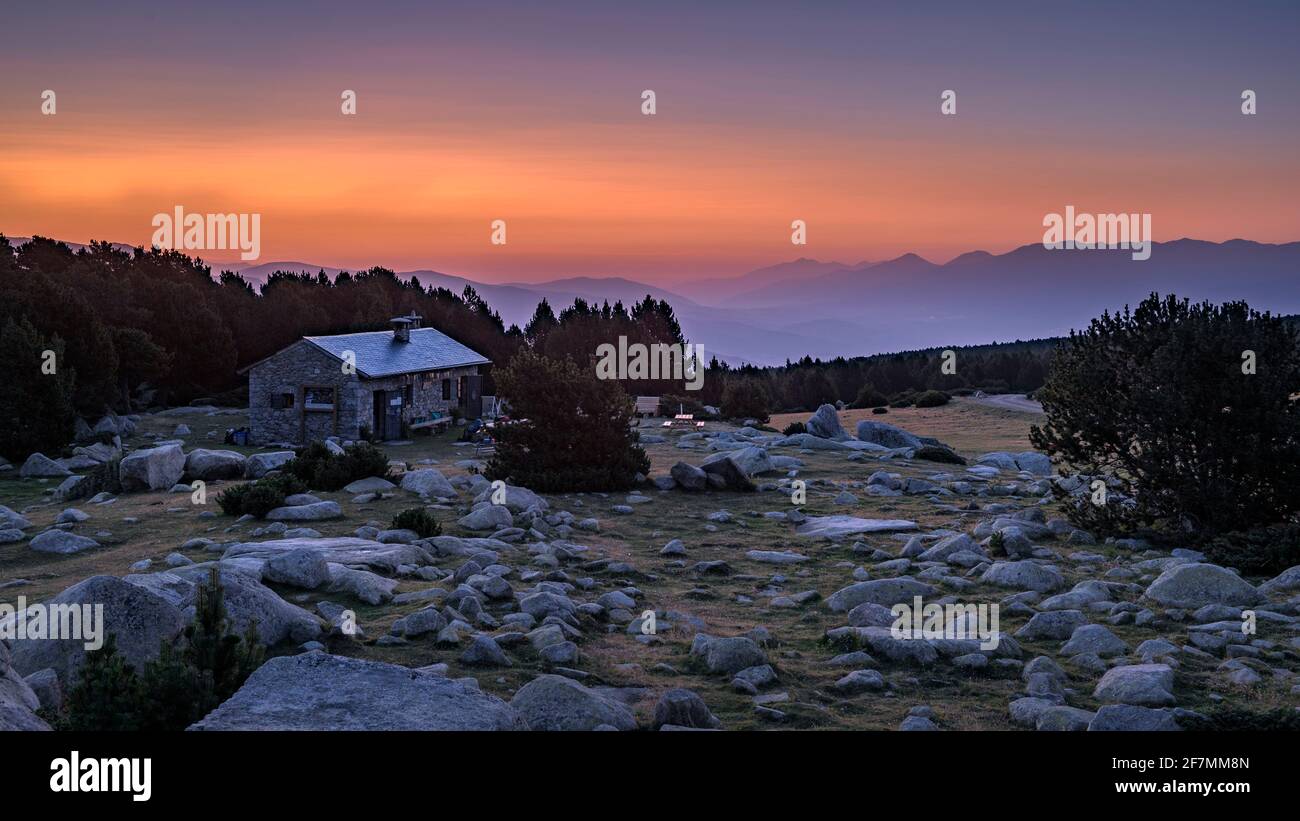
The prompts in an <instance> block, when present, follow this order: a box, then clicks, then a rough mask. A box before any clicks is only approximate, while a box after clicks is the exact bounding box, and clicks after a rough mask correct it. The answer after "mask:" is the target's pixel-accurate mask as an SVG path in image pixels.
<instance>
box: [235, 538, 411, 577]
mask: <svg viewBox="0 0 1300 821" xmlns="http://www.w3.org/2000/svg"><path fill="white" fill-rule="evenodd" d="M294 550H312V551H315V552H317V553H319V554H321V556H322V557H323V558H324V559H325V561H327V562H332V563H336V564H346V565H364V566H366V567H373V568H377V569H379V570H385V571H387V572H389V573H395V572H397V567H398V565H403V564H413V565H418V566H423V565H427V564H432V563H433V557H432V556H430V555H429V553H428V551H427V550H425V549H424V548H423V547H421V546H419V545H415V544H384V543H383V542H376V541H372V540H370V539H359V538H356V537H355V536H334V537H328V538H324V539H272V540H270V541H266V542H240V543H239V544H233V545H231V546H230V547H228V548H226V552H225V554H224V555H223V556H222V559H223V560H227V559H237V558H240V557H250V558H257V559H270V558H273V557H275V556H282V555H284V554H286V553H289V552H291V551H294Z"/></svg>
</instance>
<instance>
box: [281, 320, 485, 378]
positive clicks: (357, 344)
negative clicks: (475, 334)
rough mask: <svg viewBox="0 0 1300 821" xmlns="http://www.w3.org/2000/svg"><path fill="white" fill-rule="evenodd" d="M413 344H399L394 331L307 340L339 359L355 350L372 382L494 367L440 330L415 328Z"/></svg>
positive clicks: (361, 371)
mask: <svg viewBox="0 0 1300 821" xmlns="http://www.w3.org/2000/svg"><path fill="white" fill-rule="evenodd" d="M410 334H411V341H410V342H397V341H395V340H394V339H393V332H392V331H371V332H368V333H359V334H338V335H337V336H305V337H303V339H305V340H306V341H308V342H310V343H311V344H313V345H315V346H316V347H318V348H320V349H321V350H323V351H325V352H326V353H328V354H330V355H331V356H334V357H337V358H338V359H344V358H345V356H344V354H345V353H346V352H347V351H351V352H352V353H353V355H354V356H355V357H356V363H357V373H358V374H360V375H362V376H367V377H370V378H372V379H374V378H378V377H381V376H396V375H398V374H402V373H418V372H420V371H441V370H447V369H449V368H461V367H466V366H469V365H490V364H492V362H491V360H489V359H488V358H486V357H485V356H483V355H482V354H480V353H478V352H477V351H473V350H471V349H469V348H467V347H465V346H464V345H462V344H460V343H459V342H457V341H456V340H454V339H452V338H451V337H449V336H447V335H446V334H444V333H443V332H442V331H439V330H438V329H437V328H413V329H412V330H411V332H410Z"/></svg>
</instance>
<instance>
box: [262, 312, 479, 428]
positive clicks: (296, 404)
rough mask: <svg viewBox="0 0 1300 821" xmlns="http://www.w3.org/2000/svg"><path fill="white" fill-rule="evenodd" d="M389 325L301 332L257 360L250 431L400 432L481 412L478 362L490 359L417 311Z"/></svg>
mask: <svg viewBox="0 0 1300 821" xmlns="http://www.w3.org/2000/svg"><path fill="white" fill-rule="evenodd" d="M390 322H391V324H392V330H389V331H374V332H369V333H356V334H338V335H336V336H306V337H303V338H302V339H300V340H298V341H297V342H295V343H293V344H292V345H290V346H289V347H287V348H284V349H283V350H281V351H279V352H278V353H275V354H272V355H271V356H268V357H267V358H265V359H263V360H261V361H260V362H256V363H254V364H252V365H250V366H248V367H247V368H244V369H242V371H241V372H247V373H248V415H249V434H250V439H251V441H252V442H253V443H256V444H265V443H268V442H294V443H302V444H305V443H307V442H310V441H313V440H318V439H324V438H326V437H328V436H338V437H340V438H342V439H359V438H361V437H362V436H363V435H364V433H365V432H366V431H369V432H370V433H371V434H372V435H374V436H376V437H378V438H379V439H399V438H401V437H403V436H404V435H406V432H407V431H408V430H409V429H410V427H411V426H412V425H415V426H418V427H424V426H427V423H429V422H430V420H437V419H445V418H447V417H448V416H449V414H450V413H451V412H452V410H453V409H459V410H460V412H461V415H462V416H464V417H465V418H467V419H477V418H478V417H479V416H480V415H481V413H482V386H481V384H480V383H481V379H482V376H481V375H480V373H479V368H480V367H482V366H484V365H490V364H491V362H490V361H489V360H488V359H487V358H486V357H484V356H483V355H482V354H480V353H477V352H475V351H472V350H470V349H469V348H467V347H465V346H464V345H462V344H460V343H459V342H457V341H455V340H454V339H452V338H451V337H449V336H447V335H446V334H444V333H442V332H441V331H439V330H437V329H436V328H421V327H420V317H419V316H417V315H416V314H414V313H412V314H411V315H410V316H400V317H395V318H394V319H392V320H390Z"/></svg>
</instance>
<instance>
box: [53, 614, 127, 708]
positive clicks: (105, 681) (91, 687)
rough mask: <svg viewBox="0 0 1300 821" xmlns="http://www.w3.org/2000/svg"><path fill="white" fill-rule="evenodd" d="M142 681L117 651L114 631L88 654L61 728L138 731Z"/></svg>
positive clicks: (68, 700)
mask: <svg viewBox="0 0 1300 821" xmlns="http://www.w3.org/2000/svg"><path fill="white" fill-rule="evenodd" d="M140 698H141V696H140V682H139V680H138V679H137V678H136V675H135V670H134V669H133V668H132V667H131V665H129V664H127V663H126V661H125V660H124V659H123V658H122V657H121V656H119V655H118V654H117V636H115V635H113V634H112V633H109V634H108V638H107V639H106V640H105V641H104V646H103V647H101V648H99V649H98V650H92V651H91V652H89V653H86V659H85V661H84V662H83V663H82V665H81V670H79V671H78V673H77V681H76V684H74V685H73V686H72V689H70V690H69V691H68V695H67V698H65V699H64V702H63V709H64V710H65V712H66V716H67V717H66V718H65V719H64V720H63V721H61V722H60V724H61V725H63V726H62V727H61V729H69V730H81V731H89V732H103V731H106V730H107V731H117V730H138V729H139V705H140Z"/></svg>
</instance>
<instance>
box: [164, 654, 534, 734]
mask: <svg viewBox="0 0 1300 821" xmlns="http://www.w3.org/2000/svg"><path fill="white" fill-rule="evenodd" d="M190 729H191V730H462V731H464V730H522V729H526V726H525V725H524V723H523V721H522V719H521V718H520V716H519V713H518V712H516V711H515V709H514V708H512V707H511V706H510V705H509V704H506V703H505V702H504V701H502V700H501V699H499V698H497V697H496V696H491V695H488V694H486V693H482V692H480V691H478V690H476V689H474V688H472V687H470V686H468V685H466V684H463V683H461V682H459V681H454V680H452V679H448V678H446V677H444V676H439V675H436V674H434V673H430V672H420V671H417V670H412V669H409V668H406V667H399V666H398V665H396V664H385V663H383V662H377V661H364V660H362V659H354V658H344V657H342V656H331V655H328V654H326V653H305V654H303V655H299V656H281V657H279V658H274V659H271V660H270V661H268V662H266V663H265V664H263V665H262V666H261V667H260V668H258V670H257V672H255V673H253V675H252V676H250V677H249V679H248V681H246V682H245V683H244V686H243V687H241V688H239V691H238V692H236V693H235V694H234V695H233V696H231V697H230V698H229V699H228V700H227V701H226V702H225V703H223V704H222V705H221V706H220V707H218V708H217V709H215V710H213V711H212V712H211V713H208V715H207V716H205V717H204V718H203V719H202V720H200V721H198V722H196V723H194V724H192V725H191V726H190Z"/></svg>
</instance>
